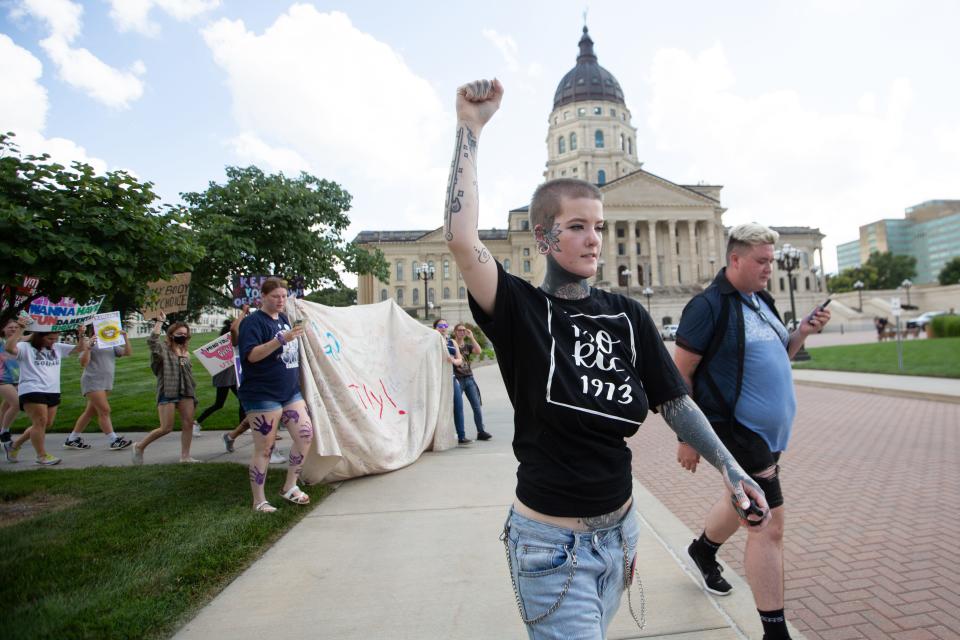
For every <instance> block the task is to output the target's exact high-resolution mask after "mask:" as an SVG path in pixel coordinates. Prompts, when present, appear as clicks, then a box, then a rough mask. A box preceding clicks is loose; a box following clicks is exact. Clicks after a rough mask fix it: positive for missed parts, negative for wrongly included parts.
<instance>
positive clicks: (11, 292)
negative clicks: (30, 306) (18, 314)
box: [0, 276, 40, 309]
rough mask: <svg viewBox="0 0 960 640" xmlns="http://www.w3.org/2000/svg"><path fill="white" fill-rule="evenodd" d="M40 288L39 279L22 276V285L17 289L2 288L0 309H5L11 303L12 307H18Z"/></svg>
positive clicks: (5, 286)
mask: <svg viewBox="0 0 960 640" xmlns="http://www.w3.org/2000/svg"><path fill="white" fill-rule="evenodd" d="M39 286H40V278H35V277H33V276H24V278H23V284H21V285H20V286H18V287H9V286H7V285H4V286H3V302H2V306H0V309H6V308H7V307H9V306H10V303H11V302H13V306H15V307H19V306H20V305H22V304H23V303H24V301H25V300H26V299H27V298H29V297H30V296H32V295H33V294H35V293H36V292H37V287H39Z"/></svg>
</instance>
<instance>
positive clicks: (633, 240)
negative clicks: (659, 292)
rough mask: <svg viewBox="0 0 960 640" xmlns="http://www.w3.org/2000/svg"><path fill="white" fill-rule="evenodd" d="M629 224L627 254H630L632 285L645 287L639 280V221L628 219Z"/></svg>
mask: <svg viewBox="0 0 960 640" xmlns="http://www.w3.org/2000/svg"><path fill="white" fill-rule="evenodd" d="M627 224H628V225H629V229H627V242H628V243H629V244H628V245H627V255H628V256H630V274H631V275H630V281H629V282H630V284H631V286H639V288H640V289H643V283H642V282H638V281H637V221H636V220H628V221H627Z"/></svg>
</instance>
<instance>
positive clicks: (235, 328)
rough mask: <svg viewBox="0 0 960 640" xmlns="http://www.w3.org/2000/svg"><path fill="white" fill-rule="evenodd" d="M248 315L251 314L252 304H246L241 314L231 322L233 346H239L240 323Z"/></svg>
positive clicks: (231, 341)
mask: <svg viewBox="0 0 960 640" xmlns="http://www.w3.org/2000/svg"><path fill="white" fill-rule="evenodd" d="M248 315H250V305H248V304H245V305H243V308H242V309H241V310H240V315H239V316H237V317H236V318H234V320H233V322H231V323H230V344H232V345H233V346H237V344H239V342H240V323H241V322H243V319H244V318H246V317H247V316H248Z"/></svg>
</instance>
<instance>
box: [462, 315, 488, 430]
mask: <svg viewBox="0 0 960 640" xmlns="http://www.w3.org/2000/svg"><path fill="white" fill-rule="evenodd" d="M453 340H454V342H456V343H457V347H459V348H460V357H461V358H463V362H462V363H461V364H459V365H456V366H454V367H453V375H454V377H455V378H456V379H457V382H458V383H459V384H460V390H461V391H462V392H463V394H464V395H465V396H467V400H468V401H469V402H470V408H471V409H473V426H475V427H476V428H477V440H489V439H490V438H492V437H493V436H492V435H490V432H489V431H487V430H485V429H484V428H483V409H481V408H480V406H481V404H482V400H481V399H480V387H478V386H477V381H476V380H475V379H474V377H473V369H472V368H471V366H470V360H471V359H472V358H473V356H477V355H480V352H481V349H480V345H479V344H477V339H476V338H474V337H473V331H472V330H471V329H470V328H469V327H467V325H465V324H463V323H462V322H461V323H459V324H457V325H456V326H454V327H453Z"/></svg>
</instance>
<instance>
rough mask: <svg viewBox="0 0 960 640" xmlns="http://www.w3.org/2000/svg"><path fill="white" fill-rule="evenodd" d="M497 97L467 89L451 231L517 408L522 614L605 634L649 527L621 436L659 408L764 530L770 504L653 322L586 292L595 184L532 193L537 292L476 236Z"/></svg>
mask: <svg viewBox="0 0 960 640" xmlns="http://www.w3.org/2000/svg"><path fill="white" fill-rule="evenodd" d="M502 97H503V87H502V85H501V84H500V82H499V81H498V80H493V81H487V80H481V81H477V82H473V83H470V84H468V85H464V86H462V87H460V88H459V89H458V90H457V101H456V111H457V132H456V146H455V148H454V159H453V164H452V166H451V169H450V181H449V183H448V187H447V203H446V208H445V221H444V235H445V237H446V239H447V247H448V248H449V249H450V251H451V253H453V256H454V259H455V260H456V262H457V267H458V268H459V270H460V273H461V274H462V275H463V279H464V281H465V282H466V283H467V289H468V301H469V304H470V310H471V312H472V313H473V317H474V318H476V319H477V322H478V324H479V325H480V327H481V328H482V329H483V331H484V333H486V334H487V336H489V337H490V340H491V341H492V342H493V346H494V350H495V351H496V354H497V362H498V364H499V366H500V371H501V373H502V375H503V380H504V383H505V386H506V389H507V392H508V394H509V396H510V401H511V403H512V404H513V408H514V440H513V450H514V454H515V455H516V457H517V460H518V461H519V463H520V466H519V469H518V471H517V488H516V500H515V501H514V503H513V506H512V508H511V509H510V511H509V514H508V517H507V521H506V523H505V525H504V528H503V532H502V535H501V540H502V541H503V543H504V546H505V548H506V556H507V559H508V569H509V572H510V579H511V582H512V584H513V588H514V593H515V595H516V599H517V605H518V607H519V610H520V615H521V618H522V619H523V621H524V622H525V623H526V625H527V633H528V635H529V636H530V638H535V639H538V640H539V639H544V638H551V639H561V638H564V639H565V638H591V639H597V638H603V637H605V636H606V630H607V626H608V625H609V624H610V622H611V621H612V619H613V616H614V614H615V613H616V611H617V609H618V608H619V606H620V599H621V596H622V594H623V591H624V590H627V589H628V588H629V585H630V584H631V582H632V580H633V573H634V566H635V565H634V561H635V553H636V547H637V540H638V537H639V523H638V520H637V517H636V514H635V513H634V510H633V499H632V495H631V493H632V488H633V475H632V469H631V453H630V449H629V448H628V447H627V445H626V442H625V438H627V437H630V436H631V435H633V434H634V433H636V431H637V429H638V427H639V426H640V424H641V423H642V422H643V420H644V419H645V418H646V415H647V412H648V409H649V408H656V410H659V411H660V412H661V413H662V414H663V417H664V419H665V421H666V423H667V424H668V425H669V426H670V427H671V428H672V429H673V430H674V431H675V432H676V433H677V434H678V435H680V436H681V437H682V438H683V439H684V440H685V441H687V442H690V443H691V444H693V445H694V446H695V447H696V449H697V450H698V451H700V452H701V454H702V455H704V457H705V458H707V459H708V460H709V461H710V462H711V463H712V464H713V465H714V466H715V467H717V469H719V470H721V472H722V475H723V478H724V480H725V482H726V484H727V489H728V491H730V492H731V493H733V494H734V496H735V500H736V503H737V504H738V505H739V506H740V507H741V508H748V507H749V506H750V500H749V499H748V496H750V497H751V498H752V499H753V500H755V501H756V503H757V505H758V506H757V510H758V511H760V515H755V516H753V517H752V519H756V520H758V521H760V523H761V524H760V525H758V526H764V524H765V520H766V509H765V507H766V503H765V502H764V498H763V493H762V491H760V489H759V487H757V484H756V483H755V482H754V481H753V480H752V479H750V477H749V476H747V475H746V473H745V472H744V471H743V469H741V468H740V466H739V465H738V464H737V463H736V461H735V460H734V459H733V457H732V456H731V455H730V454H729V452H728V451H727V450H726V448H724V446H723V444H722V443H721V442H720V440H719V439H718V438H717V437H716V435H715V434H714V433H713V430H712V429H711V428H710V424H709V423H708V422H707V420H706V418H705V417H704V416H703V413H701V412H700V410H699V409H697V407H696V405H695V404H694V403H693V401H692V400H690V398H689V397H688V396H687V389H686V385H685V384H684V382H683V379H682V378H681V377H680V374H679V373H678V372H677V370H676V367H675V366H674V365H673V362H672V361H671V359H670V355H669V354H668V353H667V350H666V348H665V347H664V345H663V340H662V339H661V338H660V334H659V333H658V332H657V329H656V326H655V324H654V322H653V320H652V319H651V318H650V316H649V314H647V312H646V310H644V309H643V307H642V306H641V305H640V304H639V303H637V302H636V301H635V300H632V299H629V298H626V297H623V296H620V295H616V294H613V293H609V292H606V291H602V290H599V289H595V288H592V287H591V286H590V284H589V283H590V279H591V278H593V277H594V276H595V275H596V273H597V262H598V260H599V258H600V255H601V247H602V242H603V237H604V235H606V234H605V233H604V231H603V229H604V226H603V225H604V219H603V204H602V193H601V192H600V190H599V189H598V188H597V187H596V186H595V185H592V184H590V183H588V182H584V181H582V180H571V179H565V178H564V179H560V180H551V181H549V182H546V183H544V184H542V185H540V187H538V188H537V190H536V191H535V193H534V195H533V199H532V200H531V202H530V214H529V215H530V229H531V231H532V232H533V234H534V241H535V243H536V247H537V251H538V252H539V253H540V254H541V255H542V256H544V258H545V260H546V277H545V278H544V281H543V283H542V284H541V285H540V286H539V287H535V286H534V285H532V284H531V283H529V282H527V281H526V280H524V279H522V278H519V277H516V276H513V275H511V274H509V273H508V272H507V271H506V270H505V269H504V268H503V266H502V265H501V264H500V263H499V262H498V261H497V260H495V259H494V258H493V256H492V255H491V254H490V251H489V249H487V248H486V246H485V245H484V243H483V241H482V240H481V239H480V236H479V233H478V231H477V221H478V218H479V194H478V190H477V189H478V188H477V163H476V157H477V155H476V154H477V147H478V141H479V137H480V133H481V130H482V128H483V126H484V125H485V124H486V122H487V121H488V120H490V118H491V117H493V115H494V113H495V112H496V111H497V109H498V108H499V106H500V101H501V99H502ZM745 517H746V516H745ZM627 593H628V594H629V593H630V592H629V590H627ZM628 598H629V595H628ZM630 610H631V614H633V615H634V620H636V621H637V624H638V626H641V627H642V626H643V625H642V620H641V618H642V615H643V614H642V608H641V614H640V616H639V617H638V616H637V615H636V613H635V611H634V608H633V605H632V601H631V604H630Z"/></svg>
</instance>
